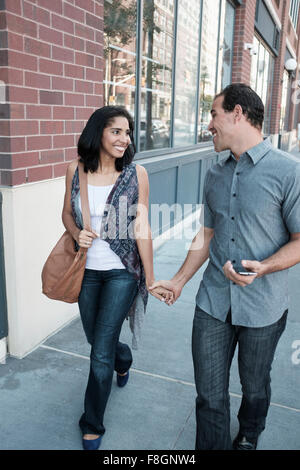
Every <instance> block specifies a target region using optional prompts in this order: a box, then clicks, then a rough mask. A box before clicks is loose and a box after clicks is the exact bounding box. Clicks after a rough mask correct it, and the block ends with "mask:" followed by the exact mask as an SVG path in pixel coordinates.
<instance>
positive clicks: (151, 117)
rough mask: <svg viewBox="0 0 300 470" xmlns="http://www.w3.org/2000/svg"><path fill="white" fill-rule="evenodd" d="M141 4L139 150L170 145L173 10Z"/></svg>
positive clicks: (149, 3)
mask: <svg viewBox="0 0 300 470" xmlns="http://www.w3.org/2000/svg"><path fill="white" fill-rule="evenodd" d="M162 6H164V7H166V5H162V4H161V2H160V3H159V2H157V1H154V0H148V1H146V2H144V6H143V37H142V82H141V123H140V151H143V150H150V149H156V148H164V147H169V146H170V119H171V97H172V65H173V45H174V37H173V25H174V13H173V11H170V9H168V10H166V9H165V8H162Z"/></svg>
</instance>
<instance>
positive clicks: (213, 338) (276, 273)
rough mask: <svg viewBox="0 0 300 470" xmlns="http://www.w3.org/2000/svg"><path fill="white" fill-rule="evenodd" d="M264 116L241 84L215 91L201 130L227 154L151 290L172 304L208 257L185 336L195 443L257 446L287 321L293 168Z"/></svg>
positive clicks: (294, 217)
mask: <svg viewBox="0 0 300 470" xmlns="http://www.w3.org/2000/svg"><path fill="white" fill-rule="evenodd" d="M263 116H264V106H263V103H262V101H261V99H260V98H259V96H258V95H257V94H256V93H255V92H254V91H253V90H252V89H251V88H250V87H248V86H246V85H244V84H232V85H229V86H228V87H226V88H225V89H224V90H223V91H222V92H221V93H220V94H219V95H217V96H216V97H215V99H214V102H213V105H212V110H211V122H210V124H209V130H210V132H211V133H212V134H213V136H214V137H213V143H214V147H215V150H216V152H221V151H224V150H230V154H229V155H228V156H227V157H226V158H225V159H223V160H222V161H220V162H219V163H217V164H216V165H214V166H213V167H212V168H211V169H210V170H209V171H208V172H207V174H206V178H205V183H204V195H203V203H204V227H203V228H202V230H200V231H199V233H198V234H197V235H196V237H195V238H194V240H193V242H192V245H191V248H190V250H189V252H188V255H187V257H186V259H185V261H184V263H183V265H182V267H181V268H180V269H179V271H178V272H177V274H176V275H175V276H174V277H173V278H172V280H171V281H158V282H156V283H154V284H153V286H152V288H155V287H159V286H163V287H167V288H169V289H170V290H172V291H173V293H174V300H176V299H177V298H178V297H179V295H180V293H181V290H182V288H183V286H184V285H185V284H186V283H187V282H188V280H189V279H190V278H191V277H192V276H193V275H194V274H195V273H196V271H198V269H199V268H200V267H201V266H202V265H203V263H204V262H205V261H206V260H207V259H208V258H209V263H208V266H207V268H206V270H205V272H204V275H203V279H202V281H201V284H200V287H199V291H198V294H197V297H196V309H195V317H194V323H193V334H192V353H193V362H194V370H195V384H196V389H197V395H198V396H197V399H196V420H197V436H196V449H231V448H232V447H233V448H234V449H241V450H248V449H250V450H254V449H256V446H257V440H258V436H259V434H260V433H261V432H262V431H263V429H264V427H265V421H266V416H267V412H268V408H269V405H270V393H271V392H270V370H271V364H272V361H273V358H274V353H275V349H276V346H277V343H278V340H279V338H280V336H281V334H282V332H283V331H284V329H285V324H286V317H287V308H288V292H287V286H288V278H287V274H288V271H287V268H289V267H291V266H293V265H295V264H296V263H298V262H299V261H300V165H299V163H297V162H296V161H295V160H293V159H292V158H291V157H290V156H289V155H288V154H285V153H283V152H281V151H279V150H277V149H275V148H273V147H272V145H271V143H270V141H269V139H266V140H264V139H263V136H262V124H263ZM243 271H244V272H245V273H248V274H249V272H251V273H252V275H242V274H239V272H243ZM237 343H238V344H239V353H238V364H239V374H240V380H241V384H242V393H243V397H242V402H241V406H240V410H239V413H238V419H239V424H240V429H239V433H238V435H237V436H236V438H235V440H234V442H233V445H232V442H231V438H230V410H229V390H228V388H229V373H230V367H231V361H232V358H233V354H234V351H235V348H236V345H237Z"/></svg>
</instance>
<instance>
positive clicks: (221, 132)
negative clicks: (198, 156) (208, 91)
mask: <svg viewBox="0 0 300 470" xmlns="http://www.w3.org/2000/svg"><path fill="white" fill-rule="evenodd" d="M223 100H224V96H219V97H218V98H216V99H215V100H214V102H213V104H212V109H211V121H210V123H209V125H208V130H209V131H210V132H211V133H212V135H213V136H214V137H213V143H214V146H215V151H216V152H222V151H223V150H230V149H231V145H232V142H233V139H234V135H235V132H236V127H235V125H234V117H233V111H232V112H225V111H224V109H223V107H222V103H223Z"/></svg>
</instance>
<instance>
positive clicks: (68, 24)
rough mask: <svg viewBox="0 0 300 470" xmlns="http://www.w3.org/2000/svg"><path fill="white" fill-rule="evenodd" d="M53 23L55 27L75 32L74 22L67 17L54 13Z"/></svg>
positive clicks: (65, 31) (66, 31)
mask: <svg viewBox="0 0 300 470" xmlns="http://www.w3.org/2000/svg"><path fill="white" fill-rule="evenodd" d="M51 24H52V27H53V28H54V29H58V30H59V31H63V32H64V33H70V34H74V23H73V21H70V20H68V19H67V18H62V17H61V16H58V15H55V14H54V13H53V14H52V16H51Z"/></svg>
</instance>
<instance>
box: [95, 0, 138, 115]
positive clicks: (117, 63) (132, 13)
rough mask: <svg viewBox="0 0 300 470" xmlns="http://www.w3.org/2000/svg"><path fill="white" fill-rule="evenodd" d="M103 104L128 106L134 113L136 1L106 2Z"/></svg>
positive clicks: (107, 0)
mask: <svg viewBox="0 0 300 470" xmlns="http://www.w3.org/2000/svg"><path fill="white" fill-rule="evenodd" d="M104 60H105V73H104V80H103V85H104V104H105V105H122V106H126V108H127V109H128V111H130V113H131V114H132V115H134V107H135V91H136V89H135V82H136V2H135V1H122V2H119V1H115V0H105V1H104Z"/></svg>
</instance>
